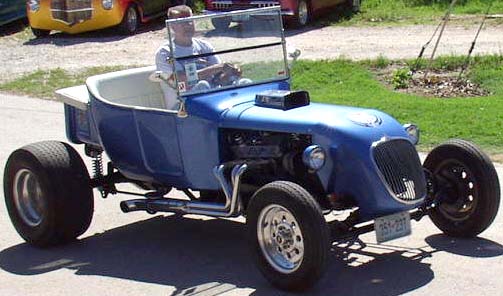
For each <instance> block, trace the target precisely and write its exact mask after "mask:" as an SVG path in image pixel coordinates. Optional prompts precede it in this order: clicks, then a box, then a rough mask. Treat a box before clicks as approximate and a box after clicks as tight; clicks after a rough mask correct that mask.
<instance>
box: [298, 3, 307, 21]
mask: <svg viewBox="0 0 503 296" xmlns="http://www.w3.org/2000/svg"><path fill="white" fill-rule="evenodd" d="M297 10H298V19H299V24H300V25H301V26H304V25H306V24H307V20H308V18H309V11H308V8H307V2H306V1H303V0H301V1H300V2H299V7H298V8H297Z"/></svg>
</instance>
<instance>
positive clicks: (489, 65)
mask: <svg viewBox="0 0 503 296" xmlns="http://www.w3.org/2000/svg"><path fill="white" fill-rule="evenodd" d="M460 60H461V58H455V57H454V58H440V59H438V60H437V61H436V62H435V63H434V67H437V68H439V67H440V68H441V67H446V68H448V67H454V65H455V64H458V63H459V61H460ZM385 63H386V61H382V60H380V61H370V62H369V61H367V62H352V61H348V60H335V61H312V62H311V61H303V62H300V63H298V64H296V66H295V67H294V73H293V77H294V80H293V88H295V89H305V90H307V91H309V92H310V94H311V97H312V98H313V99H314V100H315V101H318V102H324V103H330V104H341V105H352V106H361V107H368V108H375V109H379V110H382V111H384V112H386V113H389V114H391V115H393V116H394V117H395V118H397V119H398V120H399V121H400V122H402V123H407V122H413V123H416V124H418V125H419V127H420V128H421V131H422V138H421V142H422V143H421V148H424V149H427V148H430V147H431V146H433V145H436V144H438V143H440V142H442V141H444V140H446V139H448V138H463V139H467V140H472V141H474V142H476V143H477V144H479V145H481V146H483V147H484V148H485V149H487V150H488V151H490V152H491V153H493V154H501V153H503V58H502V57H501V56H489V57H477V58H476V64H475V65H474V66H472V68H471V70H470V71H469V77H470V78H471V80H473V81H476V82H478V83H480V84H481V85H482V86H483V87H484V88H486V89H488V90H490V91H491V95H490V96H488V97H480V98H450V99H439V98H426V97H420V96H415V95H409V94H403V93H399V92H395V91H393V90H391V89H389V88H388V87H386V86H384V85H383V84H382V83H380V82H378V81H377V80H376V79H375V75H374V74H373V72H372V71H370V70H369V68H372V67H375V66H376V65H377V66H383V64H385Z"/></svg>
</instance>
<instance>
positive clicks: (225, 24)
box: [211, 17, 231, 31]
mask: <svg viewBox="0 0 503 296" xmlns="http://www.w3.org/2000/svg"><path fill="white" fill-rule="evenodd" d="M211 24H212V25H213V27H215V30H217V31H224V30H226V29H227V28H229V26H230V24H231V19H230V18H228V17H215V18H212V19H211Z"/></svg>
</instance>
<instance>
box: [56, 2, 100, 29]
mask: <svg viewBox="0 0 503 296" xmlns="http://www.w3.org/2000/svg"><path fill="white" fill-rule="evenodd" d="M51 12H52V18H53V19H55V20H59V21H61V22H63V23H66V24H69V25H70V26H71V25H75V24H78V23H81V22H83V21H86V20H90V19H91V18H92V14H93V6H92V1H91V0H52V1H51Z"/></svg>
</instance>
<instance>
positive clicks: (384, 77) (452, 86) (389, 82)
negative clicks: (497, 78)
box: [376, 64, 491, 98]
mask: <svg viewBox="0 0 503 296" xmlns="http://www.w3.org/2000/svg"><path fill="white" fill-rule="evenodd" d="M399 72H402V73H401V74H397V73H399ZM459 72H460V70H430V71H428V72H426V75H425V72H424V71H417V72H415V73H412V72H410V71H408V69H407V68H406V66H405V65H403V64H392V65H389V66H388V67H386V68H384V69H379V70H376V74H377V79H378V80H379V81H381V82H382V83H383V84H385V85H386V86H387V87H388V88H390V89H393V90H395V91H398V92H401V93H407V94H414V95H419V96H424V97H435V98H454V97H455V98H460V97H461V98H470V97H483V96H488V95H490V94H491V93H490V92H489V91H487V90H486V89H484V88H482V87H481V86H480V85H478V84H477V83H474V82H472V81H470V80H469V79H468V78H467V77H466V76H462V77H459Z"/></svg>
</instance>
